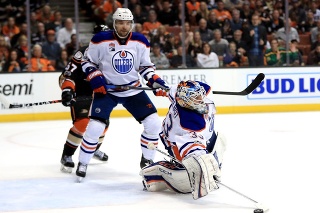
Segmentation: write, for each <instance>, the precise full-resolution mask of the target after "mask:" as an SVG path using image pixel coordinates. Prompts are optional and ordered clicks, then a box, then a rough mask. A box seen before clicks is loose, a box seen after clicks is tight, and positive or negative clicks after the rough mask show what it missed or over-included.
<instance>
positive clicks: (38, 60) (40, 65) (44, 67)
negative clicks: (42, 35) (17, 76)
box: [27, 44, 55, 72]
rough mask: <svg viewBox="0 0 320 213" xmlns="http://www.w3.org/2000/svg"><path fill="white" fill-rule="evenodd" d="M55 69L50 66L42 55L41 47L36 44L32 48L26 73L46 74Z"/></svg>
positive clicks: (48, 61)
mask: <svg viewBox="0 0 320 213" xmlns="http://www.w3.org/2000/svg"><path fill="white" fill-rule="evenodd" d="M54 70H55V68H54V67H53V66H52V65H51V63H50V60H48V59H47V58H45V57H44V56H43V54H42V47H41V46H40V45H39V44H36V45H34V46H33V48H32V57H31V60H30V65H29V64H27V71H29V72H46V71H54Z"/></svg>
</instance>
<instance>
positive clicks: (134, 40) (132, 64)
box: [83, 30, 155, 97]
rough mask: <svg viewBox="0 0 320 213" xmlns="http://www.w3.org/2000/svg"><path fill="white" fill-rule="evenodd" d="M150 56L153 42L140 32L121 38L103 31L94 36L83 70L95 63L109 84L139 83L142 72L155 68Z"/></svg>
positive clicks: (124, 94)
mask: <svg viewBox="0 0 320 213" xmlns="http://www.w3.org/2000/svg"><path fill="white" fill-rule="evenodd" d="M149 55H150V43H149V41H148V40H147V39H146V37H145V36H144V35H142V34H140V33H136V32H132V33H130V34H129V36H128V38H127V39H119V38H117V37H116V35H115V33H114V31H112V30H110V31H107V32H100V33H97V34H96V35H95V36H94V37H93V38H92V39H91V42H90V45H89V48H88V49H87V51H86V53H85V57H84V61H86V62H89V63H83V65H84V66H83V69H86V67H88V66H95V67H96V68H98V69H99V70H101V71H102V73H103V75H104V77H105V78H106V81H107V84H110V85H131V86H140V85H141V84H140V79H141V76H140V74H139V73H141V74H142V75H143V74H144V73H148V72H150V71H151V72H153V71H154V70H155V67H154V64H153V63H152V62H151V60H150V56H149ZM108 91H112V90H110V89H109V90H108ZM139 92H141V90H127V91H113V93H112V94H113V95H115V96H119V97H127V96H132V95H135V94H137V93H139Z"/></svg>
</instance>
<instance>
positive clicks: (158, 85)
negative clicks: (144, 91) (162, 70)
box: [147, 74, 170, 96]
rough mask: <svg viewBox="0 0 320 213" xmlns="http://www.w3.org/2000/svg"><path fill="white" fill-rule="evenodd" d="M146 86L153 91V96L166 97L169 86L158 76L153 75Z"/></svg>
mask: <svg viewBox="0 0 320 213" xmlns="http://www.w3.org/2000/svg"><path fill="white" fill-rule="evenodd" d="M147 86H148V87H150V88H151V89H155V90H153V93H154V95H155V96H168V92H169V90H170V88H169V86H168V85H167V84H166V82H164V80H162V79H161V78H160V77H159V76H158V75H156V74H154V75H152V77H151V78H150V79H149V80H148V83H147Z"/></svg>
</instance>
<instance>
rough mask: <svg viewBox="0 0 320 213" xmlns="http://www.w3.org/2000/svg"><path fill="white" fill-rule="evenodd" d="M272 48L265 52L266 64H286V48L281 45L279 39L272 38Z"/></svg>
mask: <svg viewBox="0 0 320 213" xmlns="http://www.w3.org/2000/svg"><path fill="white" fill-rule="evenodd" d="M270 43H271V48H270V49H267V50H266V52H265V54H264V64H265V65H268V66H283V65H285V64H286V53H287V52H286V50H285V49H284V48H283V47H279V44H278V40H277V39H272V40H271V42H270Z"/></svg>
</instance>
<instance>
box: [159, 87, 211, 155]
mask: <svg viewBox="0 0 320 213" xmlns="http://www.w3.org/2000/svg"><path fill="white" fill-rule="evenodd" d="M199 83H201V85H203V86H204V88H205V90H206V91H207V94H208V93H209V92H210V86H209V85H207V84H204V83H202V82H199ZM176 91H177V89H176V88H175V87H172V88H171V89H170V92H169V96H168V98H169V100H170V101H171V105H170V107H169V111H168V113H167V115H166V117H165V119H164V121H163V123H162V132H161V134H160V135H161V137H162V138H164V139H165V142H164V143H165V146H167V147H168V146H170V144H169V143H171V142H174V143H175V144H176V145H177V146H178V147H179V148H180V147H184V148H181V149H180V150H183V149H186V150H189V149H190V150H191V149H192V148H191V147H192V146H193V145H192V143H190V144H188V142H193V141H200V142H202V144H204V145H206V141H207V140H209V139H210V137H211V135H212V133H213V131H214V115H215V113H216V108H215V105H214V103H213V101H211V100H210V99H208V98H206V99H205V103H207V107H208V114H199V113H197V112H196V111H194V110H189V109H186V108H183V107H181V106H180V105H179V104H178V103H177V102H176V99H175V97H176Z"/></svg>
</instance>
